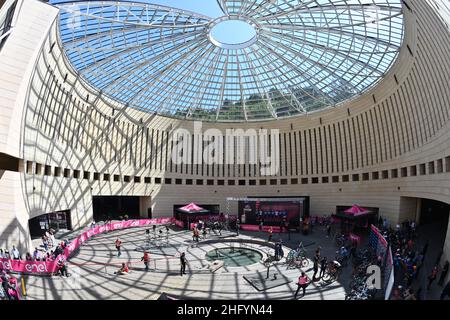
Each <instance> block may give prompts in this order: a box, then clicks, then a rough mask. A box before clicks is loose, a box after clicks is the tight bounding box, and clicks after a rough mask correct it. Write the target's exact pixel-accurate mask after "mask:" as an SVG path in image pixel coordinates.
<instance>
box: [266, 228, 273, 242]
mask: <svg viewBox="0 0 450 320" xmlns="http://www.w3.org/2000/svg"><path fill="white" fill-rule="evenodd" d="M272 235H273V229H272V227H269V239H267V242H270V241H272Z"/></svg>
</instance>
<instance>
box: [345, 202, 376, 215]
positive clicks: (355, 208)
mask: <svg viewBox="0 0 450 320" xmlns="http://www.w3.org/2000/svg"><path fill="white" fill-rule="evenodd" d="M344 212H345V213H348V214H351V215H353V216H362V215H364V214H367V213H369V212H370V211H369V210H367V209H364V208H361V207H360V206H357V205H356V204H354V205H353V206H352V207H351V208H350V209H347V210H345V211H344Z"/></svg>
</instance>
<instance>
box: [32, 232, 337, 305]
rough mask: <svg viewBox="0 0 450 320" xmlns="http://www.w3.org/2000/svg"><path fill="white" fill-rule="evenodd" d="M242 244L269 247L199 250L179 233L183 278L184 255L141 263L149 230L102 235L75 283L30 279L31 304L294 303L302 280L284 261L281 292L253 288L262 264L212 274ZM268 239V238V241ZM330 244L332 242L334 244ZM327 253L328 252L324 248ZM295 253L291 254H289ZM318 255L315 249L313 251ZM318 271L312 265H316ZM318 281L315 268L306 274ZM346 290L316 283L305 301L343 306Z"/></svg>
mask: <svg viewBox="0 0 450 320" xmlns="http://www.w3.org/2000/svg"><path fill="white" fill-rule="evenodd" d="M117 237H120V239H121V240H122V255H121V256H120V257H117V253H116V249H115V246H114V241H115V240H116V238H117ZM237 239H242V240H245V241H248V242H252V241H254V240H259V241H260V243H265V242H264V241H261V240H263V237H262V236H261V237H260V238H258V234H257V233H254V234H248V235H243V234H240V235H239V236H238V237H236V236H235V237H229V238H226V239H222V240H220V241H217V242H214V241H213V242H212V243H208V242H203V243H202V241H200V243H199V244H197V243H194V242H193V241H192V235H191V232H189V231H180V230H178V229H173V230H171V232H170V238H169V241H170V243H171V244H173V245H175V246H176V245H178V246H180V247H186V251H185V253H186V258H187V261H188V267H187V274H186V275H184V276H180V273H179V272H180V262H179V253H174V254H173V255H172V254H171V255H166V254H155V253H153V254H152V253H151V254H150V257H151V258H150V259H151V260H150V270H149V271H145V269H144V265H143V262H142V261H141V257H142V252H138V251H136V250H135V249H136V247H137V246H139V245H142V244H143V243H145V241H146V235H145V228H133V229H128V230H120V231H114V232H110V233H106V234H102V235H98V236H96V237H94V238H92V239H90V240H89V241H87V242H86V243H85V244H83V246H82V247H81V248H80V250H79V252H78V254H76V255H75V256H74V257H72V258H71V259H70V261H69V272H70V273H71V274H72V277H70V278H60V277H41V276H39V277H37V276H27V278H26V286H27V292H28V299H30V300H43V299H52V300H53V299H54V300H59V299H68V300H93V299H100V300H105V299H115V300H117V299H120V300H122V299H124V300H125V299H132V300H142V299H157V298H158V297H159V296H160V295H161V294H162V293H167V294H170V295H174V296H178V297H184V298H189V299H293V295H294V293H295V290H296V289H297V286H296V284H295V283H296V280H297V278H298V276H299V274H300V270H299V269H288V268H287V267H286V265H285V264H284V259H283V260H281V261H280V263H278V264H276V265H274V266H272V267H271V268H270V273H271V275H272V274H273V273H277V274H278V275H282V276H284V277H287V278H289V279H290V280H291V281H290V282H288V283H285V284H283V285H281V286H277V287H275V288H271V289H268V290H265V291H258V290H256V289H255V288H254V287H253V286H252V285H251V284H249V283H248V282H247V281H246V280H245V279H244V276H254V275H255V274H264V275H265V274H266V270H267V269H266V268H265V267H264V265H263V264H262V263H261V262H257V263H254V264H251V265H247V266H241V267H229V266H223V267H220V268H218V269H217V270H215V271H214V272H211V271H210V269H209V267H210V265H211V263H210V262H208V261H207V260H206V259H205V255H206V254H207V253H208V252H210V251H211V250H215V249H216V248H224V247H225V246H228V247H230V246H232V243H233V242H232V241H236V240H237ZM264 239H265V235H264ZM328 242H329V241H328ZM243 246H244V247H245V248H247V249H251V250H256V251H259V252H263V253H265V254H264V255H263V259H264V258H266V257H267V253H266V252H268V251H269V253H270V254H273V250H272V249H269V248H268V247H264V246H261V245H258V244H254V243H253V244H252V243H248V244H244V245H243ZM321 246H322V250H325V248H324V247H325V246H324V245H322V244H321ZM288 250H289V248H285V252H288ZM311 250H312V252H313V249H311ZM334 250H335V248H334V245H333V244H332V243H331V242H330V248H329V251H330V252H334ZM123 262H125V263H128V264H129V265H130V267H131V272H130V274H129V275H126V276H117V275H115V274H114V272H115V271H117V270H118V269H119V267H120V265H121V264H122V263H123ZM310 266H312V263H311V264H310ZM304 271H305V272H306V273H307V275H308V276H309V277H310V278H312V275H313V271H312V268H311V267H307V268H306V269H305V270H304ZM344 297H345V290H344V287H343V285H342V284H341V283H339V282H335V283H332V284H325V283H322V282H315V283H313V284H312V285H310V286H309V287H308V292H307V295H306V296H305V297H303V298H302V300H330V299H331V300H336V299H337V300H343V299H344Z"/></svg>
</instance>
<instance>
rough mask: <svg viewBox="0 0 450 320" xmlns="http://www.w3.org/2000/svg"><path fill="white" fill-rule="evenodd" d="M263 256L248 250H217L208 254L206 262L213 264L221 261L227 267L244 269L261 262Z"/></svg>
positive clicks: (232, 248)
mask: <svg viewBox="0 0 450 320" xmlns="http://www.w3.org/2000/svg"><path fill="white" fill-rule="evenodd" d="M262 257H263V255H262V254H261V253H260V252H259V251H257V250H253V249H248V248H235V247H227V248H216V249H213V250H211V251H209V252H208V253H207V254H206V260H208V261H210V262H213V261H216V260H221V261H223V262H224V265H225V266H226V267H243V266H248V265H251V264H254V263H257V262H259V261H260V260H261V259H262Z"/></svg>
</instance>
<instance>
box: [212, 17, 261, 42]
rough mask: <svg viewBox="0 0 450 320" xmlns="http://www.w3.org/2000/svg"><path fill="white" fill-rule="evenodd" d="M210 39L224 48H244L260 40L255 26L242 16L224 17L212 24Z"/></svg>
mask: <svg viewBox="0 0 450 320" xmlns="http://www.w3.org/2000/svg"><path fill="white" fill-rule="evenodd" d="M209 28H210V31H209V39H210V41H211V42H212V43H213V44H214V45H216V46H218V47H219V48H223V49H230V50H235V49H244V48H247V47H249V46H251V45H253V44H254V43H256V41H257V40H258V37H257V33H256V29H255V27H254V26H253V25H252V24H251V23H249V22H247V21H245V19H241V18H240V17H230V16H226V17H222V18H219V19H217V20H216V21H213V22H212V23H211V25H210V27H209Z"/></svg>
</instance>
